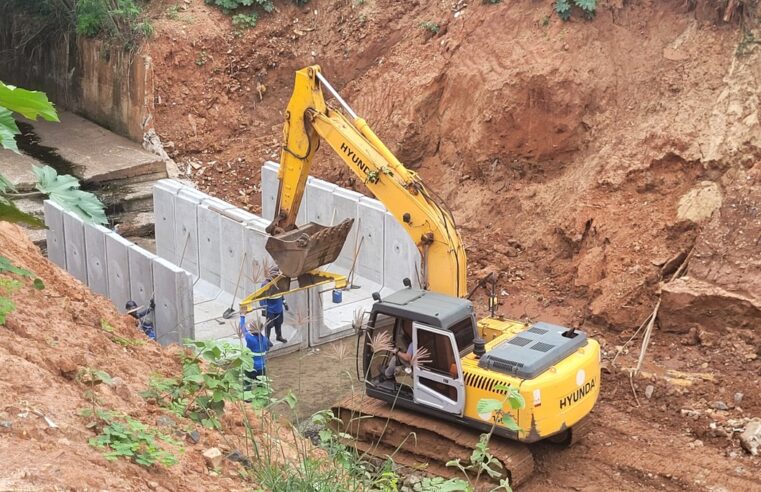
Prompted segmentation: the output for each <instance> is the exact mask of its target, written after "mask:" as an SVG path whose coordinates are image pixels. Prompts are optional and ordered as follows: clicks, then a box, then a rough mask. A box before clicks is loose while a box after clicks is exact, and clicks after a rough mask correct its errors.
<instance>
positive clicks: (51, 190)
mask: <svg viewBox="0 0 761 492" xmlns="http://www.w3.org/2000/svg"><path fill="white" fill-rule="evenodd" d="M33 171H34V174H35V176H37V185H36V188H37V189H38V190H40V191H41V192H42V193H45V194H47V195H48V196H50V199H51V200H53V201H54V202H56V203H59V204H60V205H61V206H63V207H64V208H65V209H66V210H69V211H71V212H74V213H75V214H77V215H79V216H80V217H82V218H83V219H84V220H86V221H88V222H94V223H96V224H106V223H107V222H108V219H106V213H105V211H104V206H103V204H102V203H101V202H100V200H98V198H97V197H96V196H95V195H93V194H92V193H90V192H88V191H82V190H80V189H79V180H77V178H75V177H73V176H70V175H68V174H61V175H59V174H58V172H56V170H55V169H53V168H52V167H50V166H34V167H33Z"/></svg>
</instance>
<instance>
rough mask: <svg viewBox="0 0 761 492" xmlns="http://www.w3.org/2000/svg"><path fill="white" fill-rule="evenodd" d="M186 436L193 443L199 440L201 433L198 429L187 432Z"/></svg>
mask: <svg viewBox="0 0 761 492" xmlns="http://www.w3.org/2000/svg"><path fill="white" fill-rule="evenodd" d="M187 438H188V441H190V442H192V443H193V444H198V443H199V442H201V433H200V432H198V431H193V432H188V434H187Z"/></svg>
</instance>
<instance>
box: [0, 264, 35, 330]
mask: <svg viewBox="0 0 761 492" xmlns="http://www.w3.org/2000/svg"><path fill="white" fill-rule="evenodd" d="M0 273H9V274H13V275H18V276H20V277H22V278H27V279H33V280H32V286H33V287H34V288H35V289H37V290H42V289H44V288H45V284H44V283H43V281H42V279H40V278H37V277H35V275H34V273H33V272H31V271H29V270H27V269H26V268H20V267H17V266H16V265H14V264H13V262H12V261H11V260H10V259H8V258H6V257H5V256H0ZM21 285H22V284H21V282H19V281H18V280H15V279H12V278H7V277H0V326H2V325H4V324H5V321H6V318H7V316H8V315H9V314H10V313H12V312H13V311H14V310H15V309H16V303H15V302H13V300H12V299H11V296H12V295H13V294H14V293H15V292H16V291H18V290H19V289H20V288H21Z"/></svg>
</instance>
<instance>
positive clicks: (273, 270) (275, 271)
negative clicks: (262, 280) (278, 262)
mask: <svg viewBox="0 0 761 492" xmlns="http://www.w3.org/2000/svg"><path fill="white" fill-rule="evenodd" d="M278 275H280V269H279V268H278V267H276V266H273V267H272V268H270V271H269V272H268V276H269V278H275V277H277V276H278Z"/></svg>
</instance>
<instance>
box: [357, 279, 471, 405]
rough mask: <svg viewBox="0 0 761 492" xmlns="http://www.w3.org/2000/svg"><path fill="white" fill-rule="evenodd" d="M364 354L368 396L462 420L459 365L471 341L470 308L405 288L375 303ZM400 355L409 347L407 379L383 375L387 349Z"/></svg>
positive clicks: (388, 356) (461, 302) (461, 301)
mask: <svg viewBox="0 0 761 492" xmlns="http://www.w3.org/2000/svg"><path fill="white" fill-rule="evenodd" d="M376 299H377V302H376V303H375V304H374V305H373V309H372V312H371V314H370V319H369V323H368V332H367V334H366V344H365V353H364V364H365V375H366V377H365V380H366V383H367V391H368V394H370V395H371V396H374V397H376V398H379V399H382V400H386V401H393V400H397V399H402V400H405V403H406V405H405V404H404V403H403V404H402V405H403V406H409V405H415V406H418V407H419V406H420V405H423V406H425V407H429V408H431V409H434V410H438V411H443V412H446V413H448V414H453V415H458V416H462V415H463V411H464V408H465V381H464V378H463V368H462V363H461V359H462V357H463V356H464V355H466V354H468V353H470V352H472V350H473V340H474V339H475V335H476V319H475V315H474V313H473V306H472V305H471V303H470V301H468V300H465V299H459V298H453V297H449V296H445V295H442V294H437V293H435V292H430V291H426V290H422V289H413V288H406V289H402V290H400V291H398V292H395V293H394V294H391V295H389V296H387V297H386V298H384V299H380V298H379V297H376ZM383 340H387V341H390V342H391V346H392V347H394V348H396V349H398V350H399V351H401V352H406V351H407V350H408V348H409V345H408V344H411V345H412V350H411V354H412V355H413V362H412V370H411V375H409V376H408V375H406V374H400V375H398V376H392V377H391V378H390V379H389V378H388V375H387V372H388V371H387V369H388V367H389V364H390V363H392V361H391V358H392V357H394V355H393V354H392V353H391V352H390V351H389V350H388V348H389V347H388V346H387V345H385V344H383V343H379V341H383Z"/></svg>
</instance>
